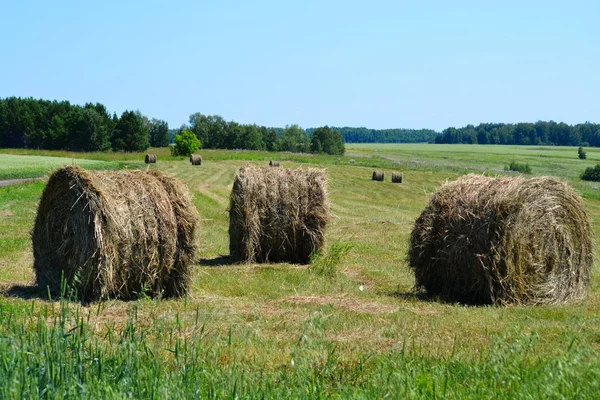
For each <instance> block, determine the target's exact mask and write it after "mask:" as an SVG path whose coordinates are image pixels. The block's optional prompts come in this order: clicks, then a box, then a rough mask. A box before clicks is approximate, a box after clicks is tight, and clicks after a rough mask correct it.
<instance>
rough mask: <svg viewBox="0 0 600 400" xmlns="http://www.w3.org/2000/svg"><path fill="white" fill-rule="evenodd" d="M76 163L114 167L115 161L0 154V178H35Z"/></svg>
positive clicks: (115, 165) (82, 165) (93, 166)
mask: <svg viewBox="0 0 600 400" xmlns="http://www.w3.org/2000/svg"><path fill="white" fill-rule="evenodd" d="M71 164H77V165H79V166H81V167H83V168H87V169H115V168H118V167H119V164H118V163H117V162H114V161H113V162H111V161H100V160H88V159H81V158H77V159H75V158H66V157H49V156H29V155H17V154H0V180H2V179H18V178H37V177H41V176H44V175H45V174H47V173H48V172H50V171H51V170H53V169H56V168H59V167H62V166H64V165H71Z"/></svg>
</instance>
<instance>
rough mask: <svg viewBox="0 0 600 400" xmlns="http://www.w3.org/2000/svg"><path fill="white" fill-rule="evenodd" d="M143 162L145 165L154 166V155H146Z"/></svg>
mask: <svg viewBox="0 0 600 400" xmlns="http://www.w3.org/2000/svg"><path fill="white" fill-rule="evenodd" d="M144 161H145V162H146V164H156V154H146V158H145V159H144Z"/></svg>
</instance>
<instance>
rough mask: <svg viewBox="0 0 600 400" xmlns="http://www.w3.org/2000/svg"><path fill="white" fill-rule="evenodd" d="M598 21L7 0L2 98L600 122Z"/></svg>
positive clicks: (521, 4) (371, 116) (504, 7)
mask: <svg viewBox="0 0 600 400" xmlns="http://www.w3.org/2000/svg"><path fill="white" fill-rule="evenodd" d="M492 3H493V4H492ZM599 21H600V2H598V1H597V0H593V1H592V0H589V1H578V0H571V1H526V0H521V1H511V0H508V1H501V2H500V1H499V2H487V1H433V0H431V1H410V2H408V1H406V2H405V1H377V0H372V1H361V2H356V1H326V0H322V1H310V0H308V1H301V2H285V1H281V0H280V1H252V0H248V1H243V2H242V1H178V0H171V1H151V0H148V1H125V0H124V1H110V0H109V1H103V2H86V1H51V2H48V1H42V0H39V1H33V0H21V1H8V0H5V1H3V2H2V7H1V11H0V97H8V96H21V97H30V96H32V97H35V98H44V99H58V100H69V101H71V102H72V103H79V104H83V103H85V102H88V101H91V102H101V103H103V104H105V105H106V106H107V108H108V109H109V110H110V111H116V112H117V113H121V112H122V111H124V110H125V109H139V110H140V111H141V112H142V113H143V114H145V115H148V116H149V117H156V118H160V119H165V120H166V121H168V122H169V124H170V126H171V127H179V126H180V125H181V124H182V123H185V122H187V120H188V117H189V115H190V114H192V113H194V112H201V113H203V114H219V115H221V116H222V117H223V118H225V119H227V120H235V121H238V122H242V123H257V124H260V125H267V126H284V125H286V124H294V123H297V124H300V125H301V126H302V127H305V128H308V127H315V126H321V125H325V124H327V125H333V126H366V127H370V128H433V129H436V130H441V129H444V128H446V127H448V126H457V127H458V126H464V125H466V124H469V123H472V124H475V125H476V124H478V123H480V122H521V121H530V122H534V121H537V120H554V121H564V122H567V123H570V124H574V123H579V122H584V121H592V122H600V23H599Z"/></svg>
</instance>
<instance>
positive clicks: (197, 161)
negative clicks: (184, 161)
mask: <svg viewBox="0 0 600 400" xmlns="http://www.w3.org/2000/svg"><path fill="white" fill-rule="evenodd" d="M190 163H192V165H202V156H201V155H200V154H192V155H191V156H190Z"/></svg>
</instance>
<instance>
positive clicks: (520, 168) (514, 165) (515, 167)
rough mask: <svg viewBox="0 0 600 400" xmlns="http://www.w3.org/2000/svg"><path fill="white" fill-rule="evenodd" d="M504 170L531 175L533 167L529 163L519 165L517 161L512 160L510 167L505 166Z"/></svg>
mask: <svg viewBox="0 0 600 400" xmlns="http://www.w3.org/2000/svg"><path fill="white" fill-rule="evenodd" d="M504 170H505V171H516V172H521V173H523V174H530V173H531V167H530V166H529V163H525V164H523V163H518V162H516V161H515V160H512V161H511V162H510V164H509V165H506V166H504Z"/></svg>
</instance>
